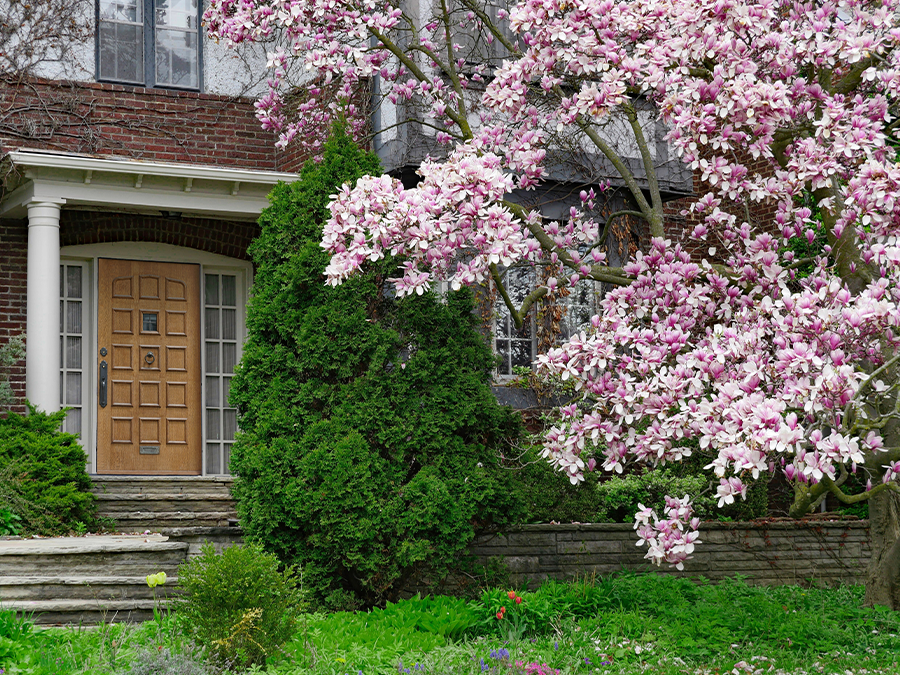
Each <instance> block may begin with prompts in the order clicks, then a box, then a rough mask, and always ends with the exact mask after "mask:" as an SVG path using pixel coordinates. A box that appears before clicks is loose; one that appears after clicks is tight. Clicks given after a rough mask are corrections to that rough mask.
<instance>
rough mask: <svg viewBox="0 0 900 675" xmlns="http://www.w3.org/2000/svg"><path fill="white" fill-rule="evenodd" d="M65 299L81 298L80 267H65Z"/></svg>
mask: <svg viewBox="0 0 900 675" xmlns="http://www.w3.org/2000/svg"><path fill="white" fill-rule="evenodd" d="M66 297H68V298H80V297H81V268H80V267H67V268H66Z"/></svg>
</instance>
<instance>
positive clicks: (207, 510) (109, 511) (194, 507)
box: [97, 500, 237, 524]
mask: <svg viewBox="0 0 900 675" xmlns="http://www.w3.org/2000/svg"><path fill="white" fill-rule="evenodd" d="M171 513H186V514H196V515H197V517H198V518H205V519H206V520H209V519H210V518H215V519H224V520H225V521H228V520H236V519H237V510H235V508H234V505H233V504H230V503H228V502H218V503H216V502H191V501H183V502H172V501H153V500H150V501H145V502H133V501H127V502H126V501H117V502H102V503H98V504H97V515H98V516H99V517H101V518H113V519H115V520H119V519H121V518H128V517H131V518H137V519H147V518H148V517H150V518H152V517H153V516H154V514H155V515H157V516H158V517H160V518H162V517H164V514H171ZM129 514H134V515H133V516H130V515H129ZM226 524H227V523H226Z"/></svg>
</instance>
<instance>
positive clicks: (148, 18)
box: [94, 0, 204, 93]
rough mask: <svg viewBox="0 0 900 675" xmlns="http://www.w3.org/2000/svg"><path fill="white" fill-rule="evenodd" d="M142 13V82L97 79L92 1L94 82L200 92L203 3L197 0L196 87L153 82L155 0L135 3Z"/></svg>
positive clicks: (97, 51) (97, 22)
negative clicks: (138, 5) (139, 6)
mask: <svg viewBox="0 0 900 675" xmlns="http://www.w3.org/2000/svg"><path fill="white" fill-rule="evenodd" d="M137 1H138V3H139V4H140V5H141V9H142V12H143V25H144V29H143V36H144V40H143V43H144V44H143V48H144V64H143V65H144V67H143V73H144V79H143V81H142V82H134V81H131V80H117V79H113V78H109V77H101V76H100V21H101V19H100V0H95V1H94V27H95V30H94V78H95V79H96V81H97V82H109V83H111V84H124V85H129V86H133V87H144V88H147V89H172V90H174V91H196V92H198V93H200V92H202V91H203V6H204V0H197V86H196V87H181V86H178V85H175V84H157V82H156V9H155V6H154V5H155V0H137Z"/></svg>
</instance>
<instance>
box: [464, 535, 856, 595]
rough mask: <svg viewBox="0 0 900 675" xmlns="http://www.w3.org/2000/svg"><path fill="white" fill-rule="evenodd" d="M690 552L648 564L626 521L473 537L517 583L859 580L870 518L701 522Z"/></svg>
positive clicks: (484, 555) (479, 554)
mask: <svg viewBox="0 0 900 675" xmlns="http://www.w3.org/2000/svg"><path fill="white" fill-rule="evenodd" d="M700 541H701V542H702V543H701V544H699V545H698V546H697V547H696V549H695V551H694V557H693V559H691V560H689V561H687V562H686V563H685V566H684V570H683V571H681V572H679V571H678V570H675V569H674V568H671V567H669V566H663V567H660V568H652V566H651V565H649V563H648V561H647V560H645V559H644V554H645V553H646V551H647V549H646V548H644V547H640V548H639V547H637V546H636V543H637V536H636V535H635V533H634V530H633V528H632V526H631V525H627V524H625V525H622V524H591V525H525V526H522V527H520V528H517V529H516V530H515V531H512V530H511V531H508V532H505V533H503V534H497V535H489V536H484V537H481V538H479V539H477V540H476V541H475V542H474V543H473V544H472V546H471V547H470V551H471V552H472V553H473V554H474V555H475V556H476V558H477V559H478V560H479V562H480V563H482V564H484V563H486V562H487V561H488V560H489V559H490V558H492V557H496V556H500V557H502V558H504V559H505V561H506V564H507V566H508V567H509V570H510V573H511V577H512V579H511V581H512V582H513V583H515V584H527V585H529V586H531V587H534V586H536V585H537V584H539V583H540V582H541V581H543V580H544V579H548V578H554V579H571V578H574V577H579V576H585V575H590V574H610V573H612V572H618V571H621V570H633V571H659V572H663V573H666V574H677V575H679V576H688V577H697V576H703V577H706V578H708V579H713V580H716V579H722V578H724V577H733V576H734V575H736V574H739V575H741V576H744V577H746V578H747V579H748V581H749V582H750V583H756V584H765V585H780V584H801V585H811V584H815V585H827V586H832V585H836V584H838V583H862V581H863V578H864V576H865V570H866V565H867V564H868V561H869V557H870V548H869V523H868V521H865V520H856V521H818V520H810V521H799V522H760V523H703V524H702V525H701V526H700Z"/></svg>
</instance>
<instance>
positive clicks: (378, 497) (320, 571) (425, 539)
mask: <svg viewBox="0 0 900 675" xmlns="http://www.w3.org/2000/svg"><path fill="white" fill-rule="evenodd" d="M378 173H380V168H379V165H378V162H377V159H376V158H375V157H374V156H373V155H371V154H368V153H365V152H363V151H361V150H359V149H358V148H356V147H355V146H354V145H353V144H352V142H351V141H350V140H349V139H348V138H347V137H346V136H345V135H344V134H343V133H342V132H340V131H338V132H336V133H335V135H334V136H333V137H332V139H331V140H330V141H329V142H328V144H327V145H326V147H325V151H324V157H323V159H322V161H321V162H320V163H318V164H314V163H307V165H306V166H305V167H304V168H303V171H302V173H301V175H300V179H299V180H298V181H297V182H295V183H292V184H282V185H280V186H278V187H277V188H276V189H275V190H274V191H273V193H272V195H271V202H272V203H271V206H270V207H269V208H268V209H266V211H265V212H264V213H263V215H262V217H261V219H260V224H261V228H262V233H261V234H260V236H259V238H258V239H256V241H255V242H254V243H253V244H252V246H251V248H250V252H251V254H252V256H253V259H254V261H255V263H256V277H255V282H254V288H253V296H252V298H251V301H250V303H249V306H248V318H247V326H248V339H247V343H246V346H245V348H244V356H243V359H242V361H241V364H240V365H239V367H238V369H237V371H236V373H235V377H234V380H233V382H232V387H231V398H230V400H231V403H232V404H233V405H235V406H236V407H237V408H238V410H239V412H240V427H241V433H240V434H239V435H238V438H237V440H236V443H235V445H234V448H233V454H232V459H231V470H232V473H233V474H235V475H236V481H235V485H234V490H233V492H234V495H235V498H236V501H237V505H238V512H239V515H240V520H241V524H242V526H243V527H244V528H245V532H246V534H247V535H248V537H249V538H251V539H252V540H254V541H258V542H260V543H261V544H262V545H263V546H264V547H265V548H266V549H267V550H269V551H272V552H274V553H276V554H277V555H278V557H279V558H280V559H281V560H282V561H283V562H286V563H290V564H299V565H300V566H302V569H303V574H304V587H305V588H306V589H308V590H309V591H310V592H311V593H312V596H313V598H314V599H315V600H316V601H318V603H320V604H321V605H322V606H325V607H327V608H331V609H353V608H356V607H368V606H374V605H383V604H384V603H385V602H386V601H387V600H394V599H396V598H397V597H398V595H399V592H400V590H401V589H402V588H403V587H404V585H405V584H406V583H407V582H408V581H410V580H411V579H413V578H414V577H415V576H416V575H418V574H419V573H426V572H427V573H428V575H429V576H430V577H431V578H440V577H441V576H442V575H443V574H445V573H446V572H447V571H448V569H449V568H450V567H451V566H452V565H453V563H454V560H455V559H456V558H457V556H458V555H459V554H460V553H461V552H462V551H463V550H464V549H465V547H466V545H467V544H468V543H469V542H470V541H471V540H472V538H473V537H474V536H475V533H476V531H480V530H484V529H485V528H489V527H492V526H502V525H504V524H507V523H513V522H516V521H517V520H518V518H519V516H520V514H521V513H522V511H521V509H520V500H519V498H518V497H517V495H516V493H515V491H514V490H512V489H511V488H510V487H509V485H508V484H507V477H508V475H507V474H506V473H505V472H504V470H503V469H502V468H500V467H499V466H498V461H497V459H498V448H499V447H500V446H501V445H502V444H503V443H504V442H505V439H507V438H508V437H511V436H515V435H517V434H518V433H519V429H520V426H521V423H520V421H519V420H518V418H517V417H516V416H515V415H514V414H513V413H512V412H511V411H509V410H508V409H505V408H502V407H500V406H499V405H498V404H497V402H496V400H495V399H494V398H493V395H492V394H491V391H490V388H489V381H490V375H491V371H492V369H493V365H494V358H493V355H492V353H491V350H490V348H489V347H488V345H487V344H486V341H485V339H484V338H483V336H482V335H481V334H480V333H479V332H478V331H477V329H476V317H475V316H474V315H473V307H474V304H473V297H472V294H471V293H470V292H468V291H465V290H464V291H459V292H456V293H449V294H448V295H447V297H446V300H445V301H441V300H440V299H439V298H437V297H435V296H434V295H432V294H425V295H422V296H413V297H409V298H406V299H404V300H402V301H397V300H396V299H395V298H394V296H393V293H392V284H390V283H388V281H387V279H388V277H389V276H391V275H392V274H394V273H395V270H396V266H397V261H395V260H386V261H378V262H373V263H369V265H368V268H367V270H366V271H365V273H364V274H361V275H358V276H355V277H353V278H352V279H349V280H347V281H346V282H344V284H342V285H341V286H337V287H331V286H326V284H325V278H324V274H323V273H324V270H325V267H326V265H327V264H328V256H327V254H326V253H325V252H324V251H323V250H322V248H321V247H320V245H319V242H320V240H321V235H322V225H323V223H324V222H325V220H326V219H327V217H328V211H327V203H328V201H329V195H332V194H334V193H335V192H336V191H337V190H338V189H339V188H340V186H341V185H342V184H343V183H346V182H353V181H355V180H356V179H357V178H358V177H360V176H362V175H364V174H378Z"/></svg>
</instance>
